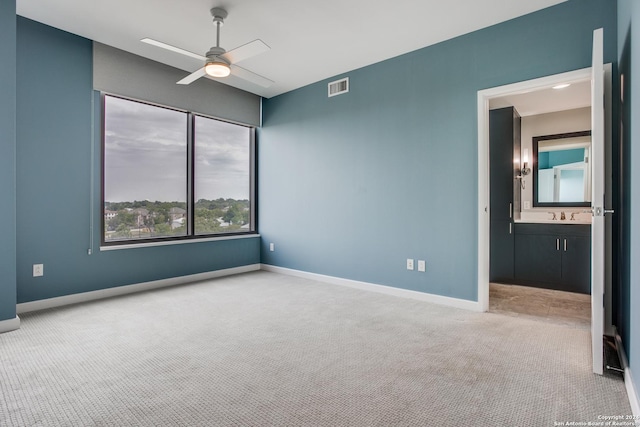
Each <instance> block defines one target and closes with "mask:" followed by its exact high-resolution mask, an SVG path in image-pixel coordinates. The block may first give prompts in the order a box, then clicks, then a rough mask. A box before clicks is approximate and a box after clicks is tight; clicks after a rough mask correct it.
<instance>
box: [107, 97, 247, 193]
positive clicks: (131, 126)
mask: <svg viewBox="0 0 640 427" xmlns="http://www.w3.org/2000/svg"><path fill="white" fill-rule="evenodd" d="M106 108H107V110H106V115H105V117H106V120H105V200H106V201H133V200H154V201H155V200H159V201H186V197H187V196H186V185H187V172H186V170H187V124H188V115H187V114H186V113H184V112H181V111H176V110H171V109H168V108H159V107H156V106H151V105H147V104H143V103H139V102H133V101H128V100H124V99H120V98H115V97H107V104H106ZM194 133H195V138H196V146H195V149H194V150H195V153H194V155H195V158H196V166H195V167H196V171H195V176H196V188H195V190H196V199H202V198H206V199H217V198H220V197H224V198H236V199H248V198H249V191H250V190H249V178H250V170H249V168H250V146H249V144H250V142H249V141H250V129H249V128H246V127H243V126H238V125H233V124H230V123H226V122H222V121H218V120H213V119H209V118H206V117H200V116H196V119H195V129H194Z"/></svg>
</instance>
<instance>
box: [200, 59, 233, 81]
mask: <svg viewBox="0 0 640 427" xmlns="http://www.w3.org/2000/svg"><path fill="white" fill-rule="evenodd" d="M204 71H205V73H207V75H209V76H211V77H227V76H228V75H229V74H231V68H229V64H227V63H225V62H222V61H210V62H207V65H205V66H204Z"/></svg>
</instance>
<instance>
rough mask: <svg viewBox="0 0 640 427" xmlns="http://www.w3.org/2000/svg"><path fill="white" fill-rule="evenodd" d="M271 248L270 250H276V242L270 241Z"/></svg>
mask: <svg viewBox="0 0 640 427" xmlns="http://www.w3.org/2000/svg"><path fill="white" fill-rule="evenodd" d="M269 250H270V251H271V252H273V251H275V250H276V245H275V244H273V243H269Z"/></svg>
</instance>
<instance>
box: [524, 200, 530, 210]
mask: <svg viewBox="0 0 640 427" xmlns="http://www.w3.org/2000/svg"><path fill="white" fill-rule="evenodd" d="M524 208H525V209H531V202H530V201H528V200H525V201H524Z"/></svg>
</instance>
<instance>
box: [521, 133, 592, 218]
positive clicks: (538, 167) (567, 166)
mask: <svg viewBox="0 0 640 427" xmlns="http://www.w3.org/2000/svg"><path fill="white" fill-rule="evenodd" d="M532 142H533V206H534V207H564V206H576V207H577V206H591V161H590V159H591V131H582V132H572V133H562V134H557V135H544V136H535V137H533V140H532Z"/></svg>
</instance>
